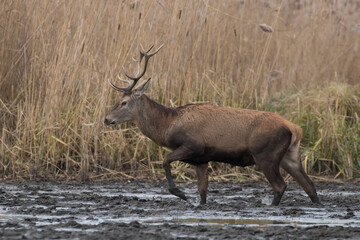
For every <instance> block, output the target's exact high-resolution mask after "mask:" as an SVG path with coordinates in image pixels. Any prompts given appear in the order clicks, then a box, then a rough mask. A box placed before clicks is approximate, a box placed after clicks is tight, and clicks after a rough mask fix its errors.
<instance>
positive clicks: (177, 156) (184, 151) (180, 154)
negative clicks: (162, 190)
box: [163, 147, 191, 201]
mask: <svg viewBox="0 0 360 240" xmlns="http://www.w3.org/2000/svg"><path fill="white" fill-rule="evenodd" d="M189 156H191V153H190V151H189V149H188V148H186V147H180V148H178V149H176V150H175V151H173V152H172V153H170V154H168V155H167V156H166V157H165V159H164V162H163V167H164V170H165V176H166V179H167V181H168V184H169V192H170V193H171V194H173V195H175V196H178V197H179V198H181V199H183V200H185V201H186V200H187V197H186V196H185V194H184V193H183V192H182V191H181V190H180V189H179V188H177V187H176V186H175V183H174V180H173V178H172V175H171V170H170V164H171V163H172V162H174V161H181V160H186V159H189Z"/></svg>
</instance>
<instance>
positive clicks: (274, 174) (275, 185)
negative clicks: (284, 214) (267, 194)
mask: <svg viewBox="0 0 360 240" xmlns="http://www.w3.org/2000/svg"><path fill="white" fill-rule="evenodd" d="M260 168H261V170H262V172H263V173H264V175H265V177H266V179H267V180H268V181H269V183H270V184H271V187H272V189H273V191H274V198H273V201H272V203H271V205H273V206H277V205H279V203H280V200H281V198H282V196H283V194H284V192H285V189H286V183H285V181H284V179H283V178H282V176H281V174H280V169H279V166H278V165H277V166H271V165H267V166H262V167H260Z"/></svg>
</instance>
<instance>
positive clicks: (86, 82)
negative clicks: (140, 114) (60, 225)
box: [0, 0, 360, 180]
mask: <svg viewBox="0 0 360 240" xmlns="http://www.w3.org/2000/svg"><path fill="white" fill-rule="evenodd" d="M356 3H357V2H356V1H353V2H352V1H347V4H342V3H341V1H339V2H335V3H334V2H329V1H315V2H312V1H309V2H308V1H304V2H302V3H301V4H299V1H291V0H289V1H277V0H274V1H250V0H245V1H220V0H219V1H207V0H204V1H165V0H164V1H151V0H148V1H136V0H134V1H60V0H59V1H20V0H19V1H17V0H14V1H11V0H7V1H1V2H0V36H1V38H0V136H1V137H0V177H2V178H24V179H29V178H30V179H36V178H48V179H53V178H77V179H89V178H102V177H104V178H107V177H129V178H163V177H164V175H163V170H162V160H163V158H164V156H165V154H166V153H167V150H166V149H163V148H160V147H158V146H156V145H155V144H154V143H152V142H151V141H150V140H149V139H147V138H146V137H144V136H143V135H142V134H141V133H140V132H139V130H138V129H137V128H136V126H135V125H133V124H125V125H122V126H118V127H115V128H106V127H104V126H103V119H104V116H105V113H106V112H107V111H108V110H109V109H110V108H111V106H112V105H113V104H114V103H115V101H116V99H117V98H119V97H120V96H119V95H118V93H116V92H114V91H112V90H111V88H110V87H109V86H108V84H107V81H106V80H107V79H108V78H113V79H114V78H115V76H116V75H117V74H118V73H119V72H120V73H121V72H122V68H123V67H125V68H126V69H128V70H129V71H130V72H131V71H132V70H133V69H134V67H133V66H135V64H134V62H133V61H132V57H134V56H136V55H137V54H138V51H139V49H140V46H141V45H143V46H144V48H146V47H148V46H150V45H152V44H155V45H157V46H158V45H160V44H161V43H165V46H164V47H163V49H162V50H161V51H160V52H159V53H158V54H157V55H156V57H155V58H153V59H151V63H150V68H149V69H148V73H147V75H148V76H152V80H151V81H152V82H151V87H150V89H149V90H148V95H150V96H151V97H152V98H153V99H155V100H157V101H159V102H160V103H162V104H164V105H167V106H180V105H182V104H186V103H199V102H209V103H212V104H215V105H223V106H231V107H243V108H253V109H259V110H267V111H272V112H278V113H280V114H281V115H283V116H284V117H286V118H288V119H289V120H291V121H293V122H295V123H297V124H299V125H300V126H301V127H302V128H303V130H304V138H303V141H302V155H303V159H304V166H305V168H306V170H307V171H308V172H309V173H310V174H315V175H320V176H331V177H335V178H353V177H359V172H360V171H359V169H360V155H359V151H360V149H359V142H360V134H359V131H360V129H359V124H360V120H359V115H360V109H359V108H360V106H359V98H360V87H359V76H360V68H359V66H360V53H359V44H360V40H359V39H360V26H359V25H358V24H359V15H358V14H357V12H358V11H359V9H357V8H358V6H357V4H356ZM118 84H119V83H118ZM172 167H173V169H174V173H175V174H177V176H178V179H189V178H190V179H191V178H193V177H194V171H193V170H192V169H191V168H188V166H187V165H186V164H182V163H174V164H173V165H172ZM239 173H241V174H239ZM211 176H212V178H213V179H216V180H217V179H226V178H232V179H238V180H242V179H246V178H253V177H254V176H255V177H257V176H258V175H257V174H256V172H255V171H253V170H252V168H248V169H240V168H238V167H231V166H227V165H224V164H212V165H211Z"/></svg>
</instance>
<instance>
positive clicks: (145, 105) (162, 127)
mask: <svg viewBox="0 0 360 240" xmlns="http://www.w3.org/2000/svg"><path fill="white" fill-rule="evenodd" d="M139 104H141V105H140V106H138V107H139V111H138V114H137V116H136V119H135V122H136V124H137V125H138V127H139V128H140V130H141V132H142V133H143V134H144V135H145V136H147V137H148V138H150V139H151V140H153V141H154V142H155V143H156V144H158V145H161V146H165V144H166V143H165V133H166V130H168V128H169V127H170V125H171V123H172V121H173V118H174V110H173V109H170V108H167V107H165V106H163V105H161V104H159V103H157V102H155V101H153V100H151V99H150V98H149V97H147V96H146V95H142V96H141V101H140V102H139Z"/></svg>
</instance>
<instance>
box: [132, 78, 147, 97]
mask: <svg viewBox="0 0 360 240" xmlns="http://www.w3.org/2000/svg"><path fill="white" fill-rule="evenodd" d="M150 80H151V78H149V79H148V80H146V82H145V83H144V84H143V85H141V86H140V87H138V88H137V89H136V90H135V91H134V96H135V97H141V95H143V94H144V92H145V91H146V89H148V87H149V83H150Z"/></svg>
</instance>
